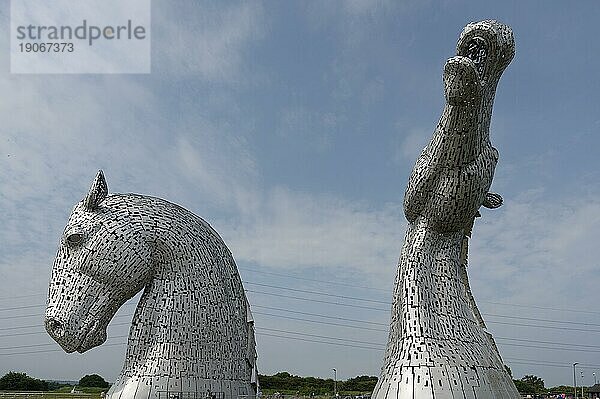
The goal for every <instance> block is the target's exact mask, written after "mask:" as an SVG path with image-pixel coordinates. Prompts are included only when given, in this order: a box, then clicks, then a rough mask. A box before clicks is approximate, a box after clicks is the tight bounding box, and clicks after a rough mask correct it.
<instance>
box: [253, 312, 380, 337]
mask: <svg viewBox="0 0 600 399" xmlns="http://www.w3.org/2000/svg"><path fill="white" fill-rule="evenodd" d="M254 314H260V315H263V316H271V317H279V318H282V319H289V320H298V321H305V322H307V323H316V324H327V325H330V326H337V327H347V328H356V329H359V330H370V331H378V332H385V333H386V332H388V330H381V329H378V328H369V327H361V326H352V325H349V324H341V323H334V322H329V321H318V320H309V319H303V318H300V317H292V316H281V315H276V314H272V313H262V312H254Z"/></svg>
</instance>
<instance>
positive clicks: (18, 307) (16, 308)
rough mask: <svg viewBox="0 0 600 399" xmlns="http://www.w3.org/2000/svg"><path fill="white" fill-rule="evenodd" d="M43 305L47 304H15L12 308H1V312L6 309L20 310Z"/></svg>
mask: <svg viewBox="0 0 600 399" xmlns="http://www.w3.org/2000/svg"><path fill="white" fill-rule="evenodd" d="M41 306H46V305H26V306H15V307H11V308H0V312H3V311H6V310H20V309H31V308H39V307H41Z"/></svg>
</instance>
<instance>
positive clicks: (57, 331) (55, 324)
mask: <svg viewBox="0 0 600 399" xmlns="http://www.w3.org/2000/svg"><path fill="white" fill-rule="evenodd" d="M46 330H47V331H48V333H50V335H52V336H54V337H57V338H59V337H62V336H63V335H64V333H65V329H64V327H63V325H62V323H61V322H60V321H58V320H56V319H53V318H48V319H46Z"/></svg>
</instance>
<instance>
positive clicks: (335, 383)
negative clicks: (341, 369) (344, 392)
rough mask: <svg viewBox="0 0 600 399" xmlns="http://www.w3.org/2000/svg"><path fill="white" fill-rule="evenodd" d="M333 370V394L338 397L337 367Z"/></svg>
mask: <svg viewBox="0 0 600 399" xmlns="http://www.w3.org/2000/svg"><path fill="white" fill-rule="evenodd" d="M332 370H333V396H334V397H336V398H337V396H338V394H337V370H336V369H332Z"/></svg>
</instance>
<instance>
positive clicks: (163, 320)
mask: <svg viewBox="0 0 600 399" xmlns="http://www.w3.org/2000/svg"><path fill="white" fill-rule="evenodd" d="M142 289H143V290H144V291H143V294H142V296H141V299H140V301H139V304H138V306H137V309H136V311H135V315H134V317H133V321H132V324H131V328H130V331H129V339H128V346H127V354H126V358H125V364H124V366H123V370H122V371H121V374H120V375H119V377H118V378H117V380H116V382H115V384H114V385H113V386H112V387H111V388H110V390H109V391H108V393H107V396H106V397H107V399H163V398H164V399H167V398H169V399H171V398H173V397H174V396H175V397H179V398H182V397H185V398H203V397H210V398H218V399H230V398H237V397H238V396H246V395H247V396H253V395H254V394H255V390H256V383H257V381H256V375H257V374H256V350H255V341H254V326H253V319H252V315H251V313H250V307H249V304H248V302H247V299H246V296H245V293H244V289H243V287H242V281H241V279H240V276H239V274H238V271H237V268H236V265H235V262H234V260H233V257H232V256H231V253H230V251H229V249H228V248H227V247H226V246H225V244H224V243H223V241H222V239H221V238H220V237H219V235H218V234H217V232H216V231H215V230H213V229H212V228H211V227H210V225H209V224H208V223H207V222H205V221H204V220H203V219H201V218H199V217H198V216H196V215H194V214H192V213H191V212H189V211H187V210H185V209H183V208H181V207H179V206H177V205H175V204H172V203H170V202H167V201H165V200H162V199H159V198H153V197H147V196H142V195H136V194H114V195H110V196H108V188H107V185H106V181H105V179H104V176H103V174H102V171H100V172H99V173H98V175H97V177H96V179H95V180H94V182H93V184H92V186H91V188H90V191H89V193H88V194H87V196H86V197H85V198H84V199H83V201H81V202H79V203H78V204H77V205H76V206H75V209H74V210H73V212H72V214H71V216H70V218H69V222H68V223H67V226H66V227H65V231H64V235H63V237H62V239H61V242H60V246H59V249H58V254H57V255H56V259H55V261H54V267H53V269H52V277H51V281H50V288H49V293H48V306H47V309H46V316H45V317H46V330H47V331H48V333H49V334H50V335H51V336H52V338H54V340H56V342H58V343H59V344H60V346H61V347H62V348H63V349H64V350H65V351H66V352H74V351H78V352H81V353H83V352H85V351H87V350H88V349H90V348H93V347H95V346H98V345H101V344H102V343H104V341H105V340H106V328H107V326H108V323H109V322H110V320H111V318H112V317H113V316H114V314H115V312H116V311H117V309H119V307H120V306H121V305H123V303H124V302H125V301H127V300H128V299H130V298H131V297H133V296H134V295H135V294H136V293H137V292H139V291H140V290H142Z"/></svg>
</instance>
